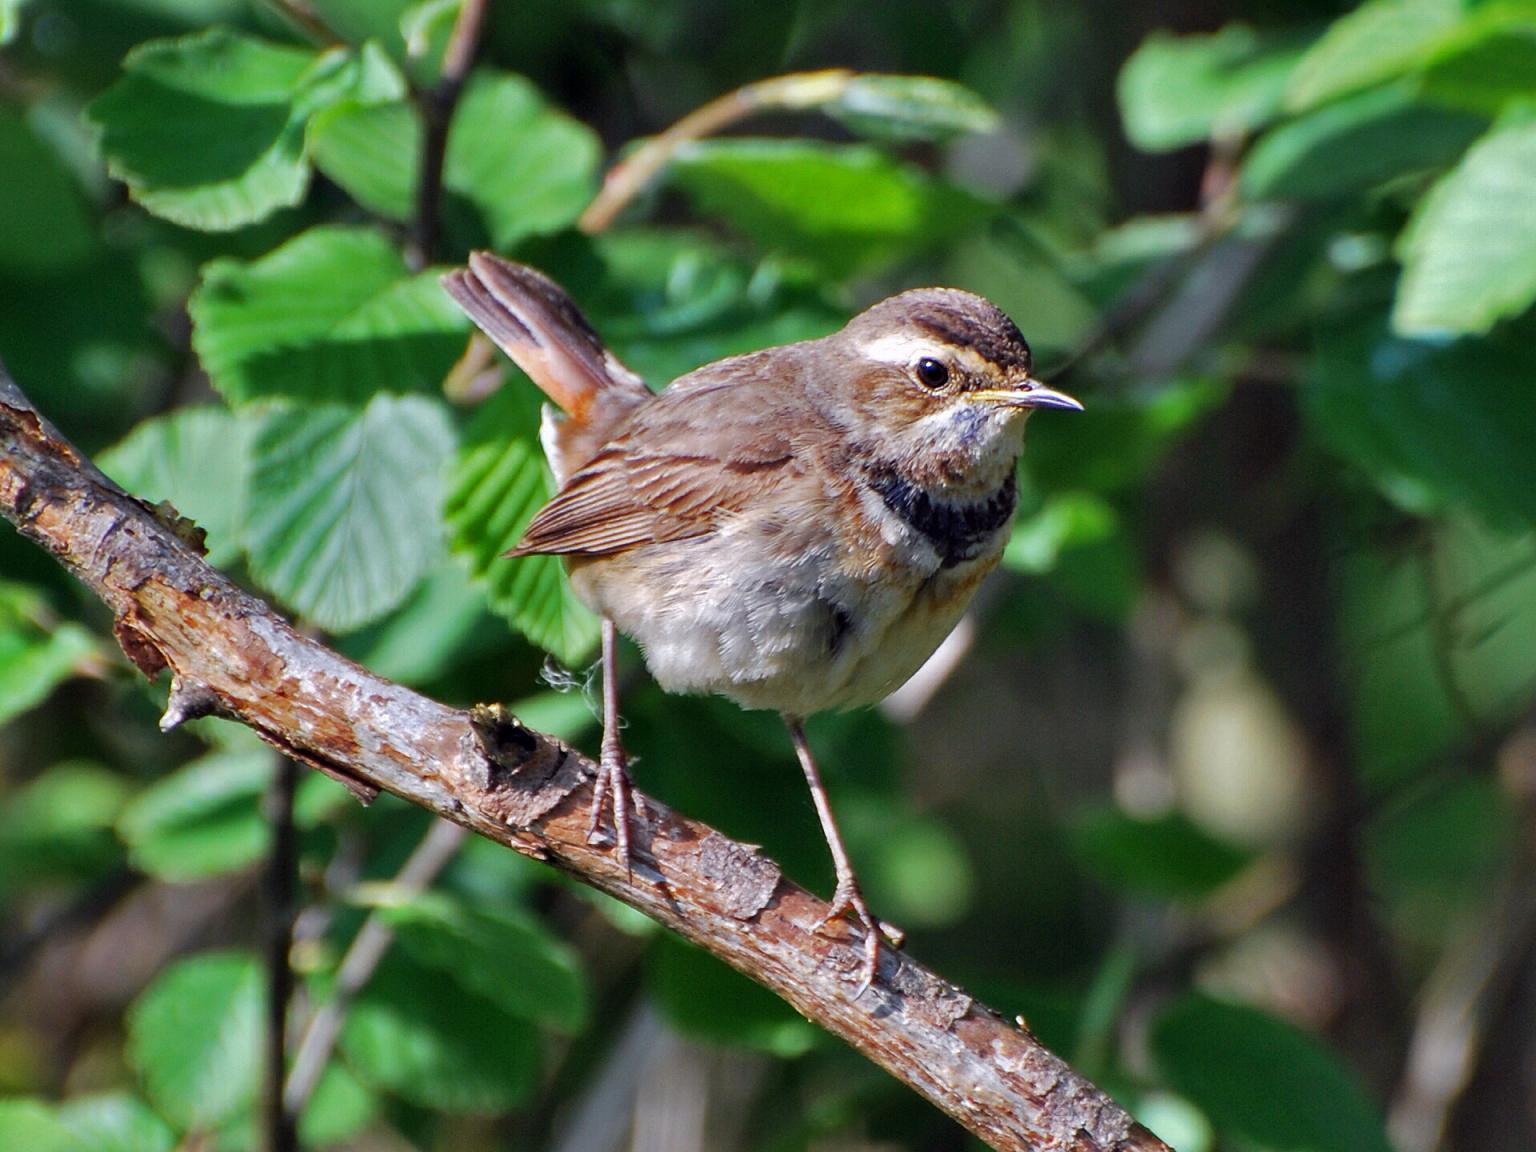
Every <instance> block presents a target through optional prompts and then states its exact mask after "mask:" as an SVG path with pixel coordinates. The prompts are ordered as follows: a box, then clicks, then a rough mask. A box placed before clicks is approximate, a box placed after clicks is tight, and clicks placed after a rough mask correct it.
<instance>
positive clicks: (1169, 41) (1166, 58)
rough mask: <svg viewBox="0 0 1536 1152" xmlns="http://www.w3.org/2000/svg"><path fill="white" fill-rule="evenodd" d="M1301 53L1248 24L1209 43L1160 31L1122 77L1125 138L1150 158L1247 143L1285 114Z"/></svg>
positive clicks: (1289, 40)
mask: <svg viewBox="0 0 1536 1152" xmlns="http://www.w3.org/2000/svg"><path fill="white" fill-rule="evenodd" d="M1302 46H1303V45H1302V42H1301V41H1300V40H1298V38H1297V37H1296V36H1294V35H1286V36H1270V35H1265V34H1261V33H1259V32H1256V31H1254V29H1252V28H1250V27H1248V26H1247V25H1246V24H1228V25H1227V26H1226V27H1225V28H1223V29H1221V31H1219V32H1214V33H1212V34H1210V35H1208V36H1170V35H1169V34H1168V33H1166V32H1154V33H1152V35H1150V36H1148V37H1147V38H1146V39H1145V40H1144V41H1142V43H1141V47H1139V48H1137V49H1136V51H1135V52H1134V53H1133V54H1132V55H1131V58H1130V59H1129V60H1127V61H1126V62H1125V67H1123V68H1122V69H1121V70H1120V79H1119V82H1118V83H1117V85H1116V92H1117V95H1118V97H1119V101H1120V117H1121V119H1122V120H1124V122H1125V134H1126V135H1127V136H1128V137H1130V140H1131V143H1133V144H1135V145H1136V146H1137V147H1138V148H1140V149H1142V150H1143V151H1147V152H1167V151H1171V150H1173V149H1175V148H1183V147H1186V146H1188V145H1190V144H1199V143H1202V142H1204V141H1206V140H1211V139H1214V138H1220V137H1234V138H1241V137H1243V136H1246V135H1248V134H1250V133H1252V132H1253V131H1254V130H1255V129H1258V128H1262V127H1264V125H1266V124H1268V123H1269V122H1270V121H1271V120H1273V119H1274V118H1275V117H1276V116H1277V115H1279V112H1280V104H1281V100H1282V98H1283V97H1284V94H1285V84H1286V79H1287V78H1288V77H1289V76H1290V73H1291V69H1292V67H1293V66H1294V65H1295V63H1296V61H1297V59H1298V58H1299V57H1300V55H1301V52H1302Z"/></svg>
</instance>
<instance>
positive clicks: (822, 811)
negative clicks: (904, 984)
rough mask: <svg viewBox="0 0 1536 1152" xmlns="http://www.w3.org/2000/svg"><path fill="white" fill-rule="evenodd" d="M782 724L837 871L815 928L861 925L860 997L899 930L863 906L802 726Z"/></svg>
mask: <svg viewBox="0 0 1536 1152" xmlns="http://www.w3.org/2000/svg"><path fill="white" fill-rule="evenodd" d="M784 723H785V725H786V726H787V727H788V728H789V738H790V739H791V740H793V741H794V743H795V755H796V756H798V757H799V758H800V767H801V768H802V769H804V771H805V782H806V783H807V784H809V785H810V788H811V800H812V802H813V803H815V805H816V815H817V816H818V817H820V818H821V832H822V835H823V836H825V837H826V839H827V849H828V850H829V851H830V852H831V853H832V864H833V866H834V867H835V868H836V869H837V891H836V892H834V893H833V894H832V907H831V909H830V910H828V912H827V914H826V916H824V917H823V918H822V921H821V923H820V924H818V925H817V927H818V928H823V927H825V926H826V925H827V924H829V923H831V922H832V921H833V920H835V919H837V918H838V917H839V916H848V915H849V914H850V913H851V914H852V917H853V918H854V919H856V920H860V921H862V922H863V924H864V981H863V983H862V984H860V985H859V994H860V995H862V994H863V993H864V992H865V990H866V989H868V988H869V986H870V985H871V984H873V983H874V982H875V975H876V973H877V972H878V969H879V965H880V937H881V936H882V935H884V936H886V937H887V938H888V939H889V940H890V942H891V944H892V945H893V946H894V947H897V948H899V947H901V941H902V934H901V931H900V930H899V929H896V928H892V927H890V926H889V925H886V924H882V923H880V921H878V920H876V919H875V918H874V917H873V916H872V915H870V912H869V905H867V904H865V903H864V893H863V892H861V891H860V890H859V878H858V877H857V876H855V875H854V872H853V864H852V863H851V862H850V861H849V859H848V849H847V848H845V847H844V846H843V837H842V834H841V833H840V832H839V831H838V830H837V821H836V820H834V819H833V818H832V806H831V804H829V803H828V802H827V790H826V789H825V788H824V787H822V783H821V773H819V772H818V771H817V770H816V760H815V758H814V757H813V756H812V755H811V746H810V744H808V743H807V742H806V739H805V725H804V724H803V723H802V722H801V720H800V718H799V717H797V716H785V717H784Z"/></svg>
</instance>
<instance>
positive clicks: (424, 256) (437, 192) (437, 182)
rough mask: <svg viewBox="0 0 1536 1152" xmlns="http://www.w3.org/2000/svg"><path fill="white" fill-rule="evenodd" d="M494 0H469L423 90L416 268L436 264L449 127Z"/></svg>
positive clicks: (412, 256)
mask: <svg viewBox="0 0 1536 1152" xmlns="http://www.w3.org/2000/svg"><path fill="white" fill-rule="evenodd" d="M488 2H489V0H463V3H462V5H461V6H460V8H459V18H458V19H457V20H456V21H454V25H453V31H452V32H451V33H450V34H449V36H448V47H447V49H446V50H445V51H444V52H443V70H442V73H441V75H439V77H438V81H437V83H436V84H435V85H433V87H432V88H431V89H430V90H429V91H427V92H425V93H423V94H422V97H421V116H422V120H423V121H424V126H425V131H424V132H423V139H422V146H421V170H420V171H419V172H418V173H417V184H416V219H415V224H414V225H413V227H412V230H411V242H410V245H409V251H408V253H407V257H408V259H409V260H410V263H411V266H412V267H413V268H417V269H421V268H425V267H426V266H427V265H428V264H430V263H432V257H433V253H434V251H435V250H436V248H437V232H438V216H439V206H440V204H441V202H442V198H443V162H444V160H445V159H446V157H447V154H448V128H449V125H451V124H452V122H453V112H454V109H455V108H457V107H458V104H459V94H460V93H461V92H462V91H463V90H464V80H465V78H466V77H467V76H468V75H469V66H470V64H471V63H473V62H474V58H475V48H476V47H477V46H478V44H479V42H480V28H481V25H482V24H483V23H484V21H485V9H486V5H487V3H488Z"/></svg>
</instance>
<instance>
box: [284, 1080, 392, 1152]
mask: <svg viewBox="0 0 1536 1152" xmlns="http://www.w3.org/2000/svg"><path fill="white" fill-rule="evenodd" d="M378 1110H379V1101H378V1098H377V1097H376V1096H375V1095H374V1094H373V1093H372V1092H371V1091H369V1090H368V1089H367V1088H365V1087H363V1085H362V1084H360V1083H358V1081H357V1078H356V1077H354V1076H353V1075H352V1073H351V1072H349V1071H347V1070H346V1069H345V1068H344V1067H342V1066H341V1065H340V1064H337V1063H332V1064H330V1065H329V1066H328V1067H327V1068H326V1070H325V1071H324V1072H323V1073H321V1075H320V1082H319V1083H318V1084H317V1085H315V1094H314V1095H313V1096H312V1097H310V1100H309V1103H308V1104H307V1105H305V1107H304V1114H303V1115H302V1116H300V1117H299V1139H300V1140H301V1141H302V1142H303V1144H304V1146H307V1147H318V1148H328V1147H330V1146H331V1145H333V1144H340V1143H343V1142H344V1141H347V1140H350V1139H351V1138H352V1137H354V1136H356V1135H357V1134H358V1133H359V1132H360V1131H362V1129H364V1128H366V1127H367V1126H368V1125H369V1123H371V1122H372V1120H373V1118H374V1116H375V1114H376V1113H377V1112H378Z"/></svg>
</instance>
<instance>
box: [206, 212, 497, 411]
mask: <svg viewBox="0 0 1536 1152" xmlns="http://www.w3.org/2000/svg"><path fill="white" fill-rule="evenodd" d="M188 307H189V310H190V311H191V314H192V322H193V325H194V328H193V337H192V340H193V347H194V348H196V350H197V353H198V356H199V357H201V359H202V362H203V367H204V368H205V369H207V371H208V374H209V376H210V377H211V378H212V380H213V383H214V386H215V387H217V388H218V389H219V390H220V391H221V392H223V393H224V395H225V397H226V398H227V399H229V401H230V402H231V403H235V404H239V403H244V402H246V401H250V400H255V399H259V398H262V397H269V396H290V397H294V398H296V399H302V400H313V401H337V400H344V401H348V402H353V403H363V402H365V401H367V400H368V399H369V398H370V397H372V396H374V395H376V394H378V393H380V392H408V391H418V390H423V389H426V390H435V389H437V388H438V387H439V386H440V385H441V383H442V380H443V377H444V376H446V375H447V373H448V370H449V369H450V368H451V367H452V366H453V363H454V361H455V360H457V359H458V357H459V356H460V355H461V354H462V353H463V351H464V335H465V333H466V332H467V330H468V321H466V320H465V319H464V315H463V313H462V312H460V311H459V309H458V308H456V307H455V306H454V304H453V302H452V301H451V300H449V299H448V297H447V295H446V294H445V293H444V292H443V290H442V288H441V287H440V286H439V284H438V278H437V274H436V273H434V272H423V273H420V274H418V275H414V276H413V275H410V274H409V273H407V271H406V267H405V261H404V259H403V258H402V257H401V255H400V252H399V250H398V248H397V247H396V246H395V245H394V244H392V243H391V242H390V241H389V240H388V239H387V238H386V237H385V236H383V235H382V234H380V233H378V232H375V231H372V230H370V229H366V228H338V227H323V228H312V229H310V230H309V231H308V232H305V233H302V234H301V235H299V236H298V237H296V238H295V239H293V240H290V241H289V242H288V243H287V244H284V245H283V246H282V247H281V248H278V249H277V250H276V251H274V252H271V253H268V254H267V255H266V256H263V257H262V258H261V259H260V260H256V261H254V262H252V263H249V264H242V263H238V262H236V261H233V260H216V261H214V262H213V263H211V264H209V265H207V267H205V268H204V269H203V279H202V283H201V284H200V285H199V286H198V289H197V291H196V292H195V293H194V294H193V296H192V299H191V301H190V303H189V305H188Z"/></svg>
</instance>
